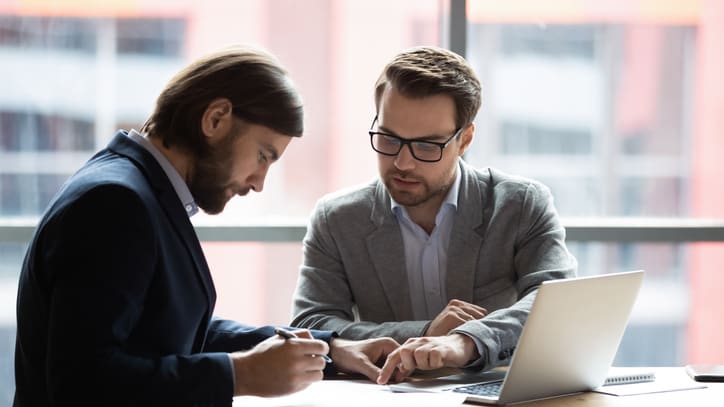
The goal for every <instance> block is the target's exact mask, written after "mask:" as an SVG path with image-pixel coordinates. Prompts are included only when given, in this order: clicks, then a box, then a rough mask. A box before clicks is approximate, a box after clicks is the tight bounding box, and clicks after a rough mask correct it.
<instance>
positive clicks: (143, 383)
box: [15, 132, 331, 406]
mask: <svg viewBox="0 0 724 407" xmlns="http://www.w3.org/2000/svg"><path fill="white" fill-rule="evenodd" d="M215 300H216V293H215V290H214V285H213V281H212V279H211V275H210V274H209V269H208V266H207V264H206V260H205V258H204V255H203V253H202V251H201V246H200V244H199V241H198V238H197V236H196V233H195V231H194V229H193V227H192V224H191V222H190V221H189V218H188V216H187V215H186V212H185V211H184V208H183V206H182V204H181V202H180V200H179V198H178V195H177V194H176V192H175V190H174V189H173V186H172V185H171V182H170V181H169V179H168V178H167V177H166V175H165V173H164V172H163V170H162V169H161V167H160V165H159V164H158V163H157V161H156V160H155V159H154V158H153V156H152V155H151V154H150V153H148V151H146V150H145V149H143V148H142V147H141V146H139V145H138V144H136V143H135V142H134V141H132V140H130V139H129V138H128V137H127V136H126V135H125V133H123V132H121V133H119V134H117V135H116V137H115V138H114V139H113V140H112V142H111V143H110V144H109V146H108V147H107V148H106V149H105V150H102V151H100V152H99V153H98V154H96V155H95V156H94V157H93V158H92V159H91V160H90V161H88V163H86V165H85V166H83V168H81V169H80V170H79V171H78V172H77V173H76V174H75V175H73V177H71V178H70V180H69V181H68V182H66V184H65V185H64V186H63V188H62V189H61V191H60V192H59V193H58V195H57V196H56V197H55V198H54V199H53V201H52V202H51V204H50V206H49V208H48V210H47V211H46V213H45V214H44V216H43V218H42V220H41V222H40V224H39V226H38V228H37V230H36V232H35V236H34V237H33V240H32V242H31V243H30V246H29V248H28V252H27V254H26V258H25V261H24V264H23V270H22V273H21V275H20V282H19V288H18V302H17V340H16V355H15V359H16V360H15V365H16V369H15V375H16V393H15V405H18V406H25V405H33V406H41V405H77V404H94V405H113V404H120V405H145V404H148V405H230V404H231V402H232V396H233V383H232V377H233V374H232V370H231V364H230V362H229V358H228V355H227V352H232V351H236V350H243V349H248V348H251V347H253V346H254V345H255V344H257V343H258V342H260V341H262V340H264V339H265V338H267V337H269V336H271V335H273V328H272V327H261V328H253V327H249V326H245V325H241V324H238V323H235V322H232V321H224V320H219V319H216V318H212V312H213V309H214V303H215ZM315 336H316V337H318V338H321V339H325V340H327V341H329V339H330V337H331V333H330V332H315Z"/></svg>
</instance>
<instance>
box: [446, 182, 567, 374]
mask: <svg viewBox="0 0 724 407" xmlns="http://www.w3.org/2000/svg"><path fill="white" fill-rule="evenodd" d="M511 184H512V183H511ZM519 185H520V184H519ZM509 186H510V185H507V186H503V187H502V188H501V189H505V187H509ZM516 189H517V191H515V192H514V195H515V198H512V199H501V200H500V204H501V205H505V206H506V210H513V211H514V213H513V214H512V215H511V216H509V217H508V216H506V217H505V219H506V220H507V219H517V223H512V225H514V227H513V228H512V230H510V233H512V234H514V236H515V237H514V239H513V240H512V242H513V243H512V244H513V249H512V251H513V260H512V271H511V274H513V275H511V276H510V278H512V279H513V280H514V281H515V290H516V291H517V298H518V300H517V302H515V303H514V304H512V305H510V306H509V307H505V308H501V309H498V310H495V311H493V312H491V313H490V314H488V315H486V316H485V317H484V318H483V319H480V320H476V321H470V322H467V323H465V324H463V325H461V326H459V327H458V328H457V329H455V330H453V331H452V332H460V333H465V334H468V335H470V336H473V337H475V338H477V339H478V340H479V341H480V342H482V344H483V348H484V353H485V354H484V355H481V359H480V360H479V361H478V362H477V363H475V364H474V367H475V368H476V369H483V370H486V369H489V368H492V367H495V366H497V365H501V364H506V363H509V362H510V358H511V357H512V355H513V352H514V350H515V346H516V344H517V343H518V339H519V338H520V334H521V333H522V331H523V325H524V324H525V321H526V319H527V317H528V314H529V312H530V310H531V307H532V305H533V302H534V300H535V294H536V290H537V288H538V286H540V284H541V283H542V282H543V281H546V280H552V279H560V278H570V277H575V274H576V268H577V262H576V259H575V258H574V257H573V256H572V255H571V254H570V253H569V252H568V249H567V248H566V245H565V237H566V234H565V229H564V228H563V226H562V225H561V223H560V220H559V218H558V214H557V212H556V210H555V208H554V206H553V197H552V195H551V193H550V191H549V190H548V188H547V187H545V186H544V185H542V184H540V183H537V182H530V183H526V184H524V187H522V188H516ZM503 195H506V197H507V194H503ZM501 240H502V239H501Z"/></svg>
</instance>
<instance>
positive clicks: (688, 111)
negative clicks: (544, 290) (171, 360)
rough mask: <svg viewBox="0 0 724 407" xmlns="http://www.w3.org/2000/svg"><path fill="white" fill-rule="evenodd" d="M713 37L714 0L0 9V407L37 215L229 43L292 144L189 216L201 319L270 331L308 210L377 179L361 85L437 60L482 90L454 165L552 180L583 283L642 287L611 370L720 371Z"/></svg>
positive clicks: (722, 9) (287, 290) (287, 296)
mask: <svg viewBox="0 0 724 407" xmlns="http://www.w3.org/2000/svg"><path fill="white" fill-rule="evenodd" d="M721 21H724V1H719V0H699V1H691V0H661V1H653V0H609V1H606V2H600V1H594V0H565V1H564V0H549V1H540V0H519V1H511V2H500V1H494V0H477V1H476V0H468V1H467V2H465V1H460V0H452V1H443V0H396V1H387V0H364V1H360V0H305V1H294V0H214V1H212V2H202V1H195V0H156V1H153V0H148V1H136V2H127V1H120V0H118V1H101V0H98V1H94V0H66V1H46V0H0V404H4V403H5V402H6V401H10V400H11V399H12V394H13V389H14V383H13V353H14V337H15V296H16V289H17V277H18V273H19V270H20V265H21V263H22V257H23V254H24V251H25V247H26V243H27V240H28V239H29V236H30V234H31V233H32V229H33V226H34V224H35V222H36V220H37V217H38V216H39V215H40V213H41V212H42V211H43V209H44V208H45V206H46V205H47V203H48V201H49V200H50V198H51V197H52V196H53V194H54V193H55V192H56V191H57V189H58V187H59V186H60V185H61V184H62V182H63V181H64V180H65V179H66V178H67V177H68V176H69V175H70V174H71V173H72V172H73V171H74V170H75V169H77V168H78V167H80V166H81V165H82V163H83V162H84V161H85V160H86V159H88V158H89V157H90V155H91V154H92V153H93V152H94V151H96V150H97V149H99V148H101V147H103V146H104V145H105V144H106V142H107V141H108V140H109V139H110V138H111V137H112V135H113V134H114V132H115V130H116V129H118V128H136V129H138V128H140V127H141V125H142V124H143V122H144V121H145V119H146V117H147V116H148V114H149V112H150V111H151V109H152V108H153V104H154V101H155V97H156V95H157V94H158V92H159V91H160V89H161V88H162V86H163V85H164V83H165V82H166V81H167V80H168V79H169V78H170V76H171V75H172V74H173V73H175V72H176V71H177V70H178V69H179V68H181V67H182V66H183V65H185V64H186V63H187V62H188V61H189V60H190V59H193V58H194V57H196V56H199V55H201V54H203V53H206V52H208V51H211V50H213V49H216V48H218V47H221V46H223V45H226V44H230V43H237V42H244V43H255V44H258V45H261V46H264V47H265V48H267V49H269V50H271V51H272V52H274V53H275V54H276V55H278V56H279V58H280V60H281V61H282V63H283V64H284V65H286V66H287V68H288V69H289V71H290V72H291V76H292V78H294V80H295V81H296V83H297V84H298V87H299V89H300V90H301V92H302V94H303V96H304V99H305V104H306V134H305V136H304V137H303V138H302V139H301V140H296V141H294V142H292V144H291V145H290V147H289V149H288V150H287V153H286V154H285V157H284V158H283V159H282V160H281V161H280V162H279V163H278V164H275V166H274V167H272V169H271V171H270V174H269V177H268V180H267V183H266V187H265V190H264V193H262V194H260V195H256V194H254V195H251V196H249V197H245V198H241V199H235V200H233V201H232V202H231V203H230V205H229V207H228V210H227V211H226V212H225V213H224V214H222V215H220V216H215V217H211V216H206V215H199V216H196V217H195V218H194V219H193V221H194V224H195V225H197V227H198V230H199V234H200V236H201V237H202V240H204V241H205V242H204V250H205V252H206V254H207V256H208V258H209V263H210V265H211V268H212V272H213V274H214V278H215V280H216V285H217V291H218V297H219V299H218V302H217V314H219V315H223V316H226V317H230V318H235V319H239V320H242V321H245V322H248V323H254V324H260V323H268V322H270V323H280V324H283V323H286V322H288V319H289V314H290V304H291V293H292V290H293V288H294V284H295V281H296V273H297V266H298V264H299V262H300V260H301V245H300V243H299V241H300V239H301V236H302V235H303V232H304V224H305V218H306V216H307V215H308V214H309V212H310V211H311V209H312V207H313V205H314V202H315V200H316V199H317V198H318V197H320V196H321V195H322V194H324V193H327V192H331V191H333V190H336V189H338V188H341V187H345V186H349V185H352V184H356V183H361V182H365V181H367V180H369V179H371V178H372V177H373V176H375V174H376V164H375V163H376V161H375V160H376V158H375V155H374V153H373V152H372V150H371V149H370V148H369V139H368V136H367V134H366V130H367V129H368V128H369V126H370V122H371V120H372V118H373V117H374V103H373V98H372V96H373V91H372V90H373V89H372V88H373V84H374V82H375V80H376V78H377V75H378V74H379V72H380V71H381V69H382V67H383V66H384V64H385V63H386V62H387V61H388V60H389V58H390V57H392V56H393V55H394V54H395V53H397V52H399V51H400V50H401V49H404V48H406V47H409V46H413V45H420V44H436V45H441V46H446V47H451V48H452V49H454V50H456V51H458V52H461V53H464V54H465V55H466V56H467V58H468V59H469V60H470V61H471V63H472V64H473V66H474V67H475V69H476V71H477V72H478V74H479V76H480V78H481V80H482V83H483V106H482V109H481V112H480V114H479V116H478V117H477V119H476V126H477V127H476V128H477V131H476V139H475V141H474V143H473V148H472V149H471V151H470V152H469V153H468V154H467V156H466V159H467V161H468V162H470V163H472V164H474V165H476V166H488V165H492V166H495V167H498V168H501V169H503V170H506V171H508V172H512V173H518V174H521V175H525V176H528V177H533V178H536V179H539V180H540V181H543V182H544V183H546V184H547V185H549V186H550V187H551V189H552V191H553V194H554V197H555V199H556V205H557V207H558V209H559V212H560V213H561V215H562V217H563V219H564V223H565V224H566V225H567V227H568V228H569V247H570V249H571V251H572V252H573V253H574V254H575V255H576V257H577V258H578V260H579V264H580V274H582V275H589V274H601V273H608V272H615V271H623V270H630V269H645V270H647V271H648V274H647V277H646V280H645V283H644V287H643V290H642V293H641V295H640V298H639V301H638V303H637V305H636V308H635V310H634V315H633V317H632V320H631V323H630V324H629V327H628V329H627V331H626V335H625V337H624V341H623V344H622V346H621V348H620V351H619V354H618V355H617V358H616V363H617V364H619V365H651V366H667V365H682V364H685V363H693V362H711V363H724V348H722V347H721V343H722V338H723V337H724V326H722V324H721V323H720V320H721V314H722V313H723V312H724V298H722V296H721V295H720V291H721V287H724V272H722V270H721V264H724V244H722V242H724V177H723V176H724V163H722V160H721V159H720V155H721V151H724V137H723V136H722V135H721V133H722V130H724V79H722V76H721V72H724V53H722V52H721V50H722V49H724V27H722V25H721V24H720V22H721ZM612 300H615V299H612Z"/></svg>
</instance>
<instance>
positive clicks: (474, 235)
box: [446, 161, 489, 301]
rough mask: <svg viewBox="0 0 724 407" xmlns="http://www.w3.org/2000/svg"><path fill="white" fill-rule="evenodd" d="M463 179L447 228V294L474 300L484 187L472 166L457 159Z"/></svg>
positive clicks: (485, 190)
mask: <svg viewBox="0 0 724 407" xmlns="http://www.w3.org/2000/svg"><path fill="white" fill-rule="evenodd" d="M460 171H461V175H462V179H461V182H460V191H459V193H458V213H457V216H455V222H454V224H453V227H452V231H451V232H450V246H449V247H448V265H447V277H446V285H447V297H448V298H449V299H453V298H457V299H460V300H463V301H472V300H473V290H474V287H475V270H476V268H477V263H478V256H479V255H480V247H481V246H482V243H483V231H482V230H481V225H482V223H483V220H484V219H487V218H489V215H485V212H487V208H484V207H483V205H484V204H485V202H486V201H487V197H486V194H487V189H484V185H485V184H482V185H481V183H479V182H478V180H477V179H476V176H475V173H474V170H473V169H472V168H470V167H468V165H467V164H465V163H464V162H463V161H460Z"/></svg>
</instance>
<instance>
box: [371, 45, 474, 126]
mask: <svg viewBox="0 0 724 407" xmlns="http://www.w3.org/2000/svg"><path fill="white" fill-rule="evenodd" d="M388 85H389V86H391V87H393V88H394V89H396V90H397V91H398V92H400V93H401V94H403V95H404V96H407V97H412V98H423V97H427V96H433V95H440V94H442V95H449V96H451V97H452V98H453V100H454V101H455V125H456V126H457V127H463V126H467V125H468V124H470V123H472V122H473V120H474V119H475V115H477V114H478V110H479V109H480V103H481V96H480V93H481V91H480V81H479V80H478V77H477V76H476V75H475V72H474V71H473V68H472V67H471V66H470V64H469V63H468V62H467V61H466V60H465V59H464V58H463V57H461V56H460V55H458V54H456V53H454V52H452V51H448V50H446V49H442V48H438V47H430V46H425V47H415V48H411V49H408V50H406V51H403V52H402V53H400V54H398V55H397V56H395V57H394V58H393V59H392V61H390V63H388V64H387V66H385V69H384V70H383V71H382V74H381V75H380V77H379V78H378V79H377V83H376V84H375V106H376V108H377V111H378V112H379V109H380V99H381V98H382V93H383V92H384V91H385V89H386V87H387V86H388Z"/></svg>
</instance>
